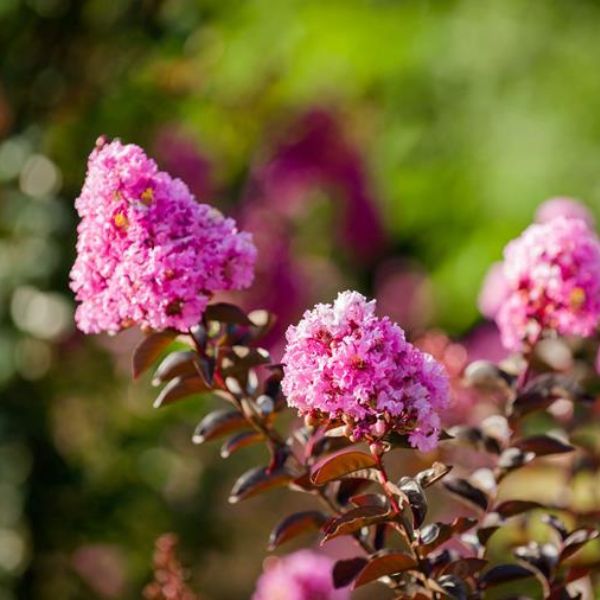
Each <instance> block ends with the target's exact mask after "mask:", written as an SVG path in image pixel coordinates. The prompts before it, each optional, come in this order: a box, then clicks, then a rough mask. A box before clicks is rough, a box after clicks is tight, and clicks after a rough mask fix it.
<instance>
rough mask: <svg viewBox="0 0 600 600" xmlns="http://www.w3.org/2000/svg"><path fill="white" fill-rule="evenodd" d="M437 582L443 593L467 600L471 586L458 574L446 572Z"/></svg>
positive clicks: (458, 599) (456, 599)
mask: <svg viewBox="0 0 600 600" xmlns="http://www.w3.org/2000/svg"><path fill="white" fill-rule="evenodd" d="M437 584H438V585H439V586H440V588H441V593H443V594H444V595H445V596H448V597H449V598H454V599H455V600H467V598H468V595H469V588H468V587H467V584H466V583H465V582H464V581H463V580H462V579H461V578H460V577H458V576H457V575H453V574H446V575H442V576H441V577H440V578H438V580H437Z"/></svg>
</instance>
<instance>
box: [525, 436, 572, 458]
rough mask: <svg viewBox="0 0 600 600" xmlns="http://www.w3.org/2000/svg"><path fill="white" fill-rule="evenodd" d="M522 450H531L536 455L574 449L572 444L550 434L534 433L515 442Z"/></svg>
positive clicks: (559, 452)
mask: <svg viewBox="0 0 600 600" xmlns="http://www.w3.org/2000/svg"><path fill="white" fill-rule="evenodd" d="M515 447H516V448H519V449H520V450H522V451H523V452H533V453H534V454H535V455H536V456H547V455H549V454H562V453H564V452H571V451H573V450H574V448H573V446H571V445H570V444H567V443H566V442H564V441H562V440H560V439H558V438H556V437H553V436H550V435H534V436H532V437H528V438H525V439H523V440H520V441H518V442H517V443H516V444H515Z"/></svg>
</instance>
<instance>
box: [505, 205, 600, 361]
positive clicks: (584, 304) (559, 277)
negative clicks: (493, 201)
mask: <svg viewBox="0 0 600 600" xmlns="http://www.w3.org/2000/svg"><path fill="white" fill-rule="evenodd" d="M502 294H503V298H502V302H501V304H500V306H499V308H498V310H497V313H496V315H495V318H496V323H497V325H498V328H499V329H500V333H501V336H502V343H503V344H504V346H505V347H506V348H508V349H509V350H514V351H518V350H522V349H523V348H524V347H526V346H528V345H532V344H534V343H535V342H536V341H537V340H538V339H539V338H540V337H541V336H542V334H543V333H544V332H545V331H552V332H555V333H559V334H561V335H576V336H588V335H590V334H592V333H593V332H594V331H595V329H596V328H597V327H598V323H599V322H600V240H599V239H598V237H597V236H596V234H595V233H594V232H593V231H592V230H591V229H590V228H589V226H588V223H586V221H584V220H582V219H580V218H570V217H565V216H558V217H556V218H553V219H551V220H549V221H547V222H546V223H543V224H535V225H531V226H530V227H528V228H527V229H526V230H525V231H524V232H523V234H522V235H521V236H520V237H518V238H517V239H515V240H513V241H512V242H510V243H509V244H508V246H507V247H506V249H505V251H504V263H503V290H502Z"/></svg>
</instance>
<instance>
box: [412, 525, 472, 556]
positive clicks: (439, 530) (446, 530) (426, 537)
mask: <svg viewBox="0 0 600 600" xmlns="http://www.w3.org/2000/svg"><path fill="white" fill-rule="evenodd" d="M476 524H477V519H471V518H468V517H456V518H455V519H454V520H453V521H452V522H451V523H441V522H437V523H430V524H429V525H426V526H425V527H423V528H422V529H421V532H420V539H421V545H420V549H421V551H422V552H423V554H428V553H429V552H431V551H432V550H435V549H436V548H437V547H438V546H441V545H442V544H443V543H444V542H447V541H448V540H449V539H450V538H451V537H452V536H453V535H455V534H460V533H464V532H465V531H468V530H469V529H471V528H472V527H474V526H475V525H476Z"/></svg>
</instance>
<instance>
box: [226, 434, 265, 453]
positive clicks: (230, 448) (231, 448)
mask: <svg viewBox="0 0 600 600" xmlns="http://www.w3.org/2000/svg"><path fill="white" fill-rule="evenodd" d="M262 439H263V435H262V433H259V432H258V431H240V432H239V433H237V434H235V435H234V436H232V437H230V438H229V439H228V440H226V441H225V442H224V443H223V445H222V446H221V457H222V458H229V457H230V456H231V455H232V454H233V453H234V452H237V451H238V450H241V449H242V448H246V447H247V446H251V445H252V444H256V443H257V442H260V441H261V440H262Z"/></svg>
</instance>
